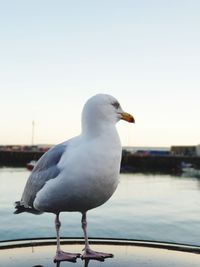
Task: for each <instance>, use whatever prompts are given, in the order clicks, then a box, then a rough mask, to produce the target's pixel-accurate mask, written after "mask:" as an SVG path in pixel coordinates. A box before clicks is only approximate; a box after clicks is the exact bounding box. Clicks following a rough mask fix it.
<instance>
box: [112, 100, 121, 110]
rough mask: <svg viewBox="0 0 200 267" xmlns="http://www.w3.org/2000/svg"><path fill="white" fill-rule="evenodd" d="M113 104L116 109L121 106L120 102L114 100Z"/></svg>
mask: <svg viewBox="0 0 200 267" xmlns="http://www.w3.org/2000/svg"><path fill="white" fill-rule="evenodd" d="M112 105H113V107H115V108H116V109H118V108H119V106H120V104H119V102H113V103H112Z"/></svg>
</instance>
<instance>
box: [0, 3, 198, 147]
mask: <svg viewBox="0 0 200 267" xmlns="http://www.w3.org/2000/svg"><path fill="white" fill-rule="evenodd" d="M0 3H1V8H0V24H1V27H0V96H1V97H0V99H1V102H0V114H1V116H0V144H30V143H31V128H32V120H34V121H35V143H39V144H55V143H59V142H62V141H64V140H66V139H68V138H70V137H72V136H74V135H78V134H79V132H80V117H81V115H80V114H81V110H82V107H83V105H84V102H85V101H86V100H87V99H88V98H89V97H90V96H92V95H94V94H96V93H108V94H111V95H113V96H115V97H116V98H117V99H118V100H119V101H120V102H121V105H122V107H123V109H124V110H125V111H127V112H129V113H132V114H133V115H134V117H135V120H136V124H135V125H133V124H128V123H126V122H124V121H123V122H119V123H118V126H117V128H118V130H119V134H120V137H121V141H122V144H123V145H131V146H171V145H196V144H199V143H200V119H199V118H200V15H199V14H200V1H198V0H196V1H195V0H190V1H184V0H168V1H164V0H157V1H156V0H146V1H145V0H141V1H138V0H130V1H128V0H121V1H119V0H101V1H96V0H90V1H88V0H84V1H82V0H79V1H78V0H74V1H70V0H54V1H51V0H34V1H27V0H18V1H15V0H8V1H0Z"/></svg>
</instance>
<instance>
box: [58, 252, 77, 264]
mask: <svg viewBox="0 0 200 267" xmlns="http://www.w3.org/2000/svg"><path fill="white" fill-rule="evenodd" d="M80 257H81V254H80V253H69V252H64V251H58V252H57V253H56V256H55V257H54V262H55V263H56V262H60V261H70V262H76V259H77V258H80Z"/></svg>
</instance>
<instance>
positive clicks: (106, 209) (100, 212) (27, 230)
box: [0, 168, 200, 245]
mask: <svg viewBox="0 0 200 267" xmlns="http://www.w3.org/2000/svg"><path fill="white" fill-rule="evenodd" d="M29 174H30V172H29V171H27V170H26V169H24V168H1V169H0V240H1V241H2V240H13V239H21V238H40V237H55V229H54V219H55V218H54V217H55V215H54V214H49V213H45V214H42V215H33V214H29V213H22V214H18V215H14V214H13V211H14V202H15V201H16V200H20V197H21V194H22V191H23V188H24V185H25V183H26V180H27V177H28V176H29ZM69 190H70V189H69ZM199 207H200V180H199V179H197V178H191V177H182V176H172V175H163V174H142V173H135V174H120V184H119V186H118V188H117V190H116V192H115V194H114V195H113V196H112V198H111V199H110V200H109V201H108V202H107V203H105V204H104V205H102V206H101V207H98V208H96V209H94V210H91V211H89V212H88V234H89V237H94V238H95V237H100V238H125V239H138V240H149V241H152V240H153V241H165V242H176V243H183V244H192V245H200V235H199V233H200V208H199ZM60 218H61V222H62V227H61V236H63V237H82V236H83V233H82V229H81V224H80V220H81V215H80V214H79V213H75V212H74V213H61V217H60Z"/></svg>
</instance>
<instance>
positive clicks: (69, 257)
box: [54, 213, 81, 262]
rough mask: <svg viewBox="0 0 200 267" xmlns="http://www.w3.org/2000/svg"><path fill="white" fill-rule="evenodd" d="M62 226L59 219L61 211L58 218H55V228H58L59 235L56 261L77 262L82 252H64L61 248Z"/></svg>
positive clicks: (57, 233) (57, 215) (57, 234)
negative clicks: (60, 231) (60, 232)
mask: <svg viewBox="0 0 200 267" xmlns="http://www.w3.org/2000/svg"><path fill="white" fill-rule="evenodd" d="M60 226H61V223H60V220H59V213H57V214H56V219H55V228H56V236H57V250H56V256H55V257H54V262H59V261H73V262H76V259H77V258H80V256H81V254H80V253H69V252H64V251H62V250H61V248H60V235H59V230H60Z"/></svg>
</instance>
